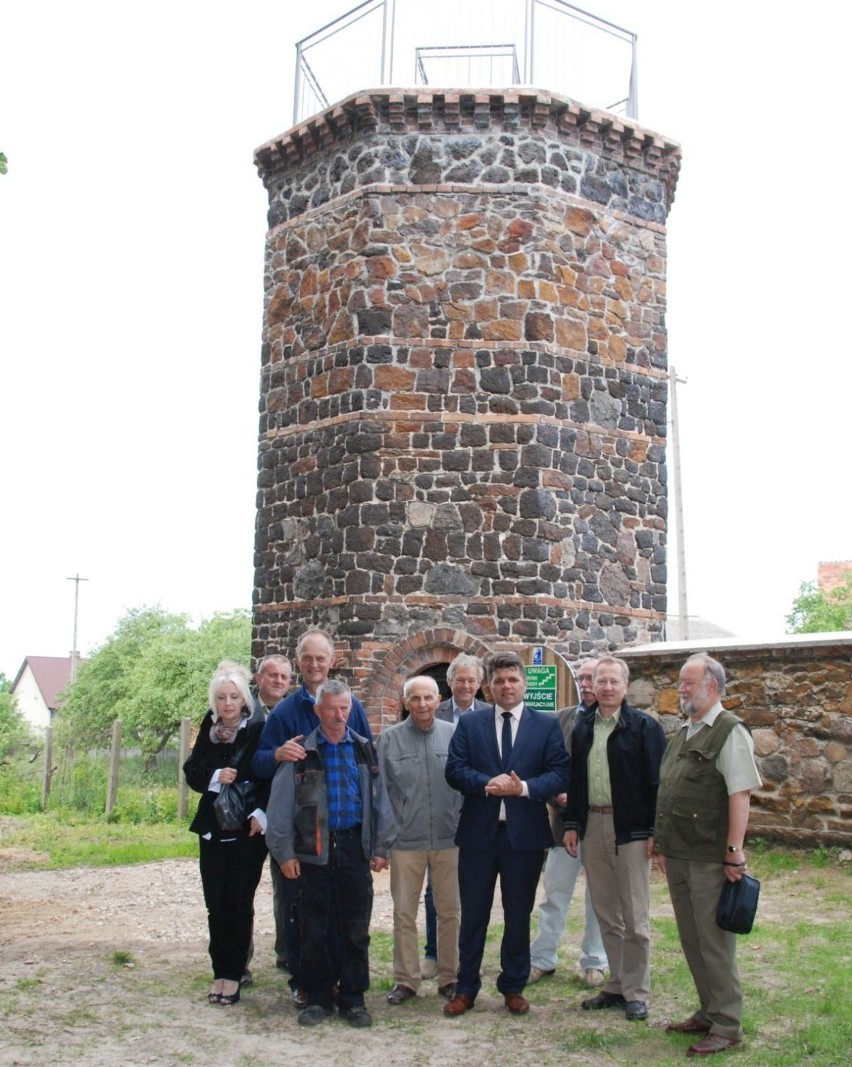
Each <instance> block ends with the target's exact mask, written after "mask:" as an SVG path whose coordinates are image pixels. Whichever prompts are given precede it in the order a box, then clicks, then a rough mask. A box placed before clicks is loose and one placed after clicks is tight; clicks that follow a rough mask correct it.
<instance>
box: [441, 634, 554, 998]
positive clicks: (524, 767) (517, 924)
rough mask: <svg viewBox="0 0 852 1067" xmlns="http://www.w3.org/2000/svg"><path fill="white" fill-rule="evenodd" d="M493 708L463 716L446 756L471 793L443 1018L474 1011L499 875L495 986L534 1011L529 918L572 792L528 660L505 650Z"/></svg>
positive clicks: (492, 671) (460, 836) (495, 669)
mask: <svg viewBox="0 0 852 1067" xmlns="http://www.w3.org/2000/svg"><path fill="white" fill-rule="evenodd" d="M486 669H487V672H488V684H489V687H490V689H491V693H492V695H493V697H494V701H495V705H494V707H489V708H486V709H484V710H480V711H469V712H466V713H465V714H464V715H462V717H461V718H460V719H459V723H458V726H457V727H456V732H455V733H454V734H453V739H452V741H451V742H450V751H449V755H448V757H447V771H446V774H447V781H448V782H449V783H450V785H451V786H452V787H453V788H454V789H458V791H459V792H460V793H461V794H462V795H463V796H464V801H463V803H462V811H461V818H460V820H459V828H458V833H457V834H456V844H457V845H458V846H459V895H460V898H461V907H462V916H461V932H460V935H459V976H458V983H457V984H456V995H455V996H454V997H453V999H452V1000H450V1001H449V1002H448V1003H447V1004H445V1005H444V1014H445V1015H448V1016H450V1017H455V1016H459V1015H463V1014H464V1013H465V1012H466V1011H468V1010H469V1009H470V1008H472V1007H473V1004H474V1001H475V1000H476V996H477V994H478V993H479V990H480V988H481V985H482V982H481V979H480V967H481V965H482V956H483V952H484V951H485V938H486V934H487V932H488V922H489V919H490V917H491V905H492V903H493V900H494V887H495V885H496V882H497V878H498V876H499V878H500V890H501V895H502V899H503V916H504V929H503V940H502V943H501V946H500V967H501V971H500V974H499V976H498V978H497V988H498V990H499V991H500V992H501V993H502V994H503V997H504V999H505V1001H506V1007H507V1008H508V1009H509V1011H510V1012H511V1013H512V1014H514V1015H523V1014H525V1013H526V1012H528V1011H529V1004H528V1003H527V1001H526V1000H525V999H524V997H523V995H522V994H523V990H524V986H525V985H526V983H527V979H528V977H529V973H530V914H531V913H532V909H533V905H534V903H535V894H536V888H537V886H538V880H539V876H540V875H541V868H542V865H543V863H544V856H545V853H546V851H547V849H548V848H549V847H550V845H551V842H552V836H551V832H550V823H549V820H548V815H547V803H546V802H547V799H548V797H552V796H554V795H556V794H557V793H563V792H567V790H568V788H569V785H570V778H571V757H570V756H569V755H568V753H567V752H566V750H565V744H564V742H563V739H562V733H561V731H560V729H559V724H558V723H557V721H556V718H555V716H551V715H546V714H542V713H541V712H537V711H533V710H532V709H531V708H528V707H527V706H526V705H525V704H524V692H525V691H526V687H527V679H526V672H525V670H524V665H523V662H522V660H521V658H520V656H518V655H517V654H516V653H514V652H498V653H496V654H495V655H493V656H491V657H490V658H489V660H488V665H487V668H486Z"/></svg>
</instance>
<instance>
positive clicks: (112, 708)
mask: <svg viewBox="0 0 852 1067" xmlns="http://www.w3.org/2000/svg"><path fill="white" fill-rule="evenodd" d="M250 649H251V620H250V618H249V615H248V613H247V612H245V611H235V612H232V613H230V614H218V615H214V616H213V618H211V619H207V620H205V621H203V622H202V623H201V625H200V626H199V627H198V628H197V629H192V628H191V627H190V625H189V621H188V619H187V616H186V615H171V614H168V613H167V612H165V611H163V610H162V609H161V608H159V607H153V608H147V607H146V608H137V609H134V610H132V611H129V612H128V613H127V614H126V615H125V616H124V618H122V619H121V620H120V622H119V624H118V626H117V627H116V631H115V633H114V634H112V635H111V636H110V637H109V638H107V640H106V642H105V643H104V645H103V646H102V647H101V648H100V649H98V650H97V651H96V652H95V653H94V655H92V656H91V657H89V659H87V660H86V662H85V663H83V664H81V666H80V670H79V673H78V675H77V678H76V680H75V681H74V682H73V683H72V684H71V685H70V686H69V688H68V690H67V699H66V701H65V703H64V705H63V706H62V709H61V711H60V712H59V713H58V715H57V729H58V733H59V737H60V740H62V741H64V742H65V743H66V744H69V745H71V746H72V747H78V746H79V745H83V746H86V747H92V746H98V745H107V744H109V738H110V733H111V730H112V724H113V721H114V720H115V719H120V720H121V724H122V736H123V739H124V741H125V743H130V744H138V745H139V747H140V748H141V750H142V754H143V756H144V757H145V759H146V761H148V762H151V761H152V760H153V758H154V757H155V756H156V754H157V753H158V752H160V751H161V750H162V749H163V748H164V746H165V745H166V744H168V742H169V741H170V740H171V739H172V738H173V737H174V735H175V734H176V732H177V730H178V728H179V726H180V720H181V718H182V717H183V716H185V715H188V716H190V717H191V718H192V719H193V720H194V721H199V720H200V719H201V716H202V715H203V713H204V711H205V709H206V707H207V685H208V682H209V680H210V675H211V674H212V673H213V671H214V669H215V667H216V665H217V664H218V663H219V662H220V660H223V659H233V660H236V661H237V662H238V663H245V664H248V660H249V654H250Z"/></svg>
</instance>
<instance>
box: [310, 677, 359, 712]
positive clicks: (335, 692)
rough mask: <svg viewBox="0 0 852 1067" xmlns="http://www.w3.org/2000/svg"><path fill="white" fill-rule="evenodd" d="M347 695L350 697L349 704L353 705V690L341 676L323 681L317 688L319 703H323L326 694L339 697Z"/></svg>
mask: <svg viewBox="0 0 852 1067" xmlns="http://www.w3.org/2000/svg"><path fill="white" fill-rule="evenodd" d="M344 694H345V695H346V696H348V697H349V704H350V706H351V705H352V690H351V689H350V688H349V686H348V685H347V684H346V682H344V681H343V680H342V679H341V678H329V679H328V681H325V682H323V683H322V685H321V686H319V688H318V689H317V704H321V703H322V699H323V697H324V696H330V697H338V696H343V695H344Z"/></svg>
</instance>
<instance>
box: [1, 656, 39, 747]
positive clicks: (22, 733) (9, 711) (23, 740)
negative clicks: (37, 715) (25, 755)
mask: <svg viewBox="0 0 852 1067" xmlns="http://www.w3.org/2000/svg"><path fill="white" fill-rule="evenodd" d="M33 740H34V738H33V735H32V730H31V729H30V725H29V723H28V722H27V720H26V719H25V718H24V717H23V715H22V714H21V713H20V711H18V706H17V704H16V702H15V698H14V696H12V685H11V683H10V682H9V679H8V678H7V677H6V675H5V674H2V673H0V762H5V760H6V759H7V758H8V757H9V756H14V755H15V754H16V753H17V752H20V750H21V749H22V748H27V747H28V746H29V745H31V744H32V743H33Z"/></svg>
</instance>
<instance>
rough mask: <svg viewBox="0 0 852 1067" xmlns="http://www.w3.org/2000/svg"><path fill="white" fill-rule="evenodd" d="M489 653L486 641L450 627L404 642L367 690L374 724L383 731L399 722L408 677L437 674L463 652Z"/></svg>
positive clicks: (388, 658) (423, 633) (441, 627)
mask: <svg viewBox="0 0 852 1067" xmlns="http://www.w3.org/2000/svg"><path fill="white" fill-rule="evenodd" d="M489 651H490V649H489V648H488V646H487V645H485V644H483V642H482V641H479V640H478V639H477V638H475V637H471V636H470V634H467V633H465V632H464V631H463V630H454V629H452V628H451V627H448V626H440V627H435V628H434V629H430V630H422V631H420V632H419V633H415V634H411V636H409V637H407V638H406V639H405V640H404V641H400V643H399V644H398V645H396V646H394V647H393V648H392V649H390V651H389V652H388V653H387V655H386V656H385V657H384V660H383V661H382V664H381V666H380V667H379V668H378V670H377V671H375V672H374V673H373V675H372V677H371V678H370V681H369V683H368V684H367V686H366V688H365V691H364V704H365V706H366V708H367V711H368V713H369V715H370V718H371V719H372V721H373V725H374V726H377V727H378V728H379V730H381V729H383V728H384V727H385V726H392V725H393V724H394V723H395V722H398V721H399V713H400V708H401V707H402V686H403V683H404V682H405V680H406V678H410V677H411V676H412V675H413V674H423V673H425V672H426V671H428V672H429V673H433V668H435V667H437V666H439V665H443V666H444V667H445V668H446V665H447V664H448V663H450V662H451V661H452V660H454V659H455V658H456V656H457V655H458V654H459V652H467V653H468V654H469V655H471V656H485V655H487V653H488V652H489ZM376 720H378V721H376Z"/></svg>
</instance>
